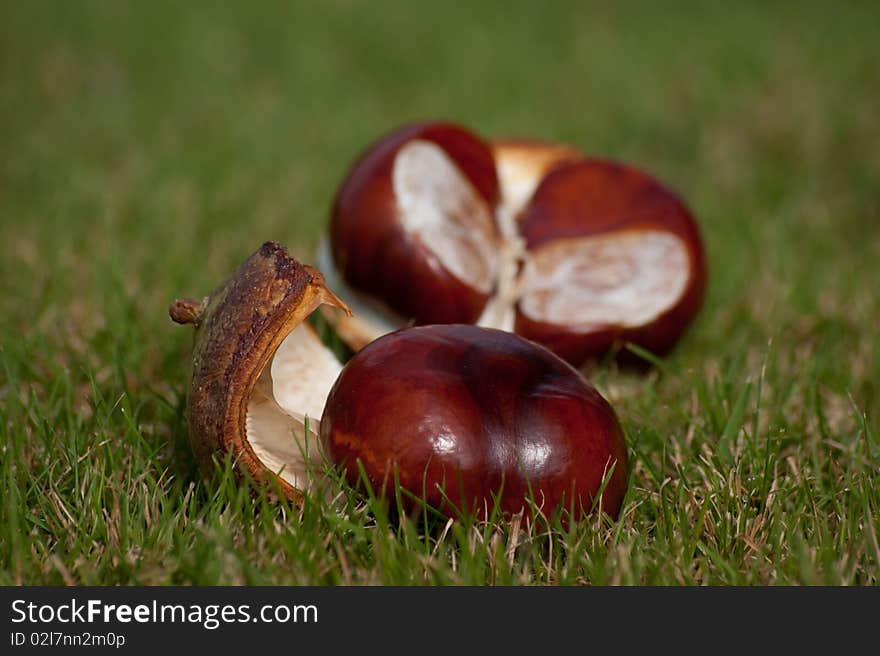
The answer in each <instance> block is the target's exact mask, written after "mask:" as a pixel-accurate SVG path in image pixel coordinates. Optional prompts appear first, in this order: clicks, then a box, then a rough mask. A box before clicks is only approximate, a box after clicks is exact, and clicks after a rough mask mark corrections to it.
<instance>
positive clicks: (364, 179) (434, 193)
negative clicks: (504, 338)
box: [330, 123, 499, 323]
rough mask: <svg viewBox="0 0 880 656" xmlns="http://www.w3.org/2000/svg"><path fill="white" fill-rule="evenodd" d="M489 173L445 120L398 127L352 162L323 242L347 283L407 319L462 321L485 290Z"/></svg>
mask: <svg viewBox="0 0 880 656" xmlns="http://www.w3.org/2000/svg"><path fill="white" fill-rule="evenodd" d="M498 199H499V189H498V178H497V175H496V172H495V164H494V161H493V158H492V152H491V151H490V149H489V146H488V145H487V144H485V143H484V142H483V141H482V140H481V139H480V138H479V137H477V136H476V135H474V134H472V133H470V132H468V131H467V130H466V129H464V128H462V127H459V126H457V125H454V124H452V123H418V124H414V125H408V126H406V127H403V128H401V129H399V130H397V131H395V132H393V133H391V134H389V135H387V136H385V137H384V138H382V139H380V140H379V141H378V142H377V143H375V144H373V145H372V146H370V147H369V148H368V149H367V150H366V152H364V153H363V154H362V155H361V157H360V158H359V159H358V160H357V162H355V164H354V166H353V167H352V168H351V170H350V171H349V173H348V175H347V177H346V179H345V181H344V182H343V184H342V185H341V187H340V190H339V193H338V194H337V197H336V200H335V202H334V206H333V212H332V221H331V228H330V248H331V250H332V254H333V259H334V262H335V264H336V267H337V268H338V269H339V271H340V272H341V273H342V276H343V277H344V278H345V281H346V283H347V285H349V286H350V287H352V288H353V289H354V290H356V291H360V292H365V293H367V294H371V295H374V296H375V297H378V298H380V299H381V301H382V302H383V303H384V304H385V306H387V308H388V309H390V310H391V311H393V312H394V313H396V314H398V315H399V316H400V317H404V318H405V320H409V319H414V320H415V321H416V322H417V323H453V322H465V323H470V322H474V321H476V320H477V318H478V317H479V316H480V313H481V312H482V310H483V307H484V306H485V304H486V301H487V300H488V298H489V296H490V295H491V293H492V291H493V289H492V279H493V276H494V267H495V258H496V251H497V248H498V232H497V227H496V225H495V221H494V218H493V213H494V209H495V206H496V204H497V203H498Z"/></svg>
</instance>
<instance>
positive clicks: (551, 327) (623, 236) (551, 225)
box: [514, 159, 706, 362]
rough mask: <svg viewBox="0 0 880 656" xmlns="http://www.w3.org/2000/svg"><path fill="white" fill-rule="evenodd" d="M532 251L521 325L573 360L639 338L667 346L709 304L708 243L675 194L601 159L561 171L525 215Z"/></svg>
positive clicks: (519, 311)
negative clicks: (706, 297)
mask: <svg viewBox="0 0 880 656" xmlns="http://www.w3.org/2000/svg"><path fill="white" fill-rule="evenodd" d="M519 229H520V234H521V235H522V237H523V238H524V239H525V243H526V249H527V252H528V254H529V257H528V260H527V262H526V265H525V267H524V269H523V271H522V273H521V276H520V285H521V287H520V290H521V295H520V297H519V299H518V302H517V306H516V320H515V328H514V329H515V331H516V332H517V334H520V335H523V336H525V337H528V338H529V339H533V340H535V341H538V342H540V343H542V344H544V345H546V346H547V347H549V348H550V349H552V350H553V351H554V352H556V353H558V354H559V355H561V356H562V357H564V358H565V359H567V360H569V361H570V362H581V361H583V360H584V359H585V358H587V357H589V356H591V355H596V354H600V353H604V352H606V351H608V350H609V349H610V348H611V347H612V346H613V345H614V344H615V343H623V342H634V343H636V344H638V345H640V346H642V347H643V348H647V349H649V350H650V351H652V352H654V353H658V354H662V353H665V352H667V351H668V350H669V349H670V348H671V347H672V346H673V345H674V344H675V342H676V341H677V340H678V338H679V337H680V336H681V334H682V332H683V331H684V329H685V328H686V327H687V326H688V325H689V324H690V322H691V321H692V320H693V318H694V316H695V315H696V313H697V311H698V310H699V308H700V305H701V302H702V299H703V294H704V289H705V282H706V263H705V256H704V253H703V247H702V241H701V239H700V234H699V231H698V229H697V225H696V222H695V221H694V219H693V216H692V215H691V213H690V212H689V211H688V209H687V207H685V205H684V203H683V202H682V201H681V199H679V198H678V197H677V196H676V195H675V194H674V193H672V192H671V191H670V190H668V189H667V188H666V187H664V186H663V185H662V184H660V183H659V182H658V181H657V180H655V179H654V178H652V177H651V176H649V175H647V174H646V173H644V172H642V171H639V170H637V169H635V168H632V167H629V166H624V165H621V164H617V163H614V162H609V161H605V160H598V159H584V160H581V161H576V162H567V163H565V164H563V165H561V166H558V167H556V168H554V169H553V171H551V172H550V173H549V174H548V175H547V176H546V177H545V178H544V179H543V180H542V182H541V183H540V185H539V186H538V188H537V189H536V190H535V192H534V194H533V196H532V197H531V200H530V201H529V203H528V204H527V205H526V206H525V208H524V209H523V210H522V213H521V214H520V216H519Z"/></svg>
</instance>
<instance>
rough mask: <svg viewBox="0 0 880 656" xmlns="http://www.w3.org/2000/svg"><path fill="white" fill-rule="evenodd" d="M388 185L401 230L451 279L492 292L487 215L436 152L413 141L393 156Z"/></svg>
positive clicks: (492, 234) (493, 246)
mask: <svg viewBox="0 0 880 656" xmlns="http://www.w3.org/2000/svg"><path fill="white" fill-rule="evenodd" d="M392 184H393V186H394V195H395V198H396V200H397V205H398V207H399V209H400V224H401V226H402V228H403V230H404V231H405V232H407V233H409V234H410V235H412V236H413V237H415V238H416V239H417V240H418V241H419V242H420V243H421V244H422V245H423V246H425V248H427V249H428V250H429V251H431V252H432V253H433V254H434V255H435V256H436V257H437V259H438V260H439V263H440V264H441V266H442V267H443V268H444V269H446V270H447V271H448V272H449V273H451V274H452V275H453V276H455V277H456V278H458V279H459V280H461V281H462V282H464V283H466V284H467V285H468V286H469V287H472V288H474V289H476V290H478V291H480V292H483V293H484V294H488V293H490V292H491V291H492V287H493V281H494V279H495V268H496V258H497V256H498V255H497V234H496V230H495V220H494V218H493V217H492V210H491V209H490V208H489V206H488V204H487V203H486V201H485V200H483V198H482V197H481V196H480V195H479V193H478V192H477V190H476V189H474V187H473V185H471V183H470V182H469V181H468V179H467V178H465V177H464V175H462V173H461V171H459V170H458V167H457V166H456V165H455V162H453V161H452V160H451V159H450V158H449V156H448V155H447V154H446V153H445V152H444V151H443V149H442V148H440V147H439V146H437V145H436V144H434V143H431V142H430V141H422V140H420V139H414V140H412V141H410V142H408V143H407V144H406V145H404V146H403V147H402V148H401V149H400V151H399V152H398V153H397V157H396V159H395V160H394V170H393V172H392Z"/></svg>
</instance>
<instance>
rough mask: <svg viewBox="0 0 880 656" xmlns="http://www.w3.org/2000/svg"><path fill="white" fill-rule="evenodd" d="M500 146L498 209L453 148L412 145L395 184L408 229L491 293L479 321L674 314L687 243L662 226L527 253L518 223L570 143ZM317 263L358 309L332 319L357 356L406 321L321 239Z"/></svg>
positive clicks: (590, 326)
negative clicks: (339, 263) (359, 283)
mask: <svg viewBox="0 0 880 656" xmlns="http://www.w3.org/2000/svg"><path fill="white" fill-rule="evenodd" d="M535 152H536V151H535V150H534V149H530V148H528V147H520V146H516V145H513V146H499V147H497V148H496V150H495V152H494V156H495V159H496V171H497V174H498V181H499V187H500V197H501V201H500V203H499V205H498V207H496V208H495V209H494V212H493V211H492V209H491V208H489V207H488V206H487V204H486V202H485V201H484V199H483V198H482V197H481V196H480V195H479V194H478V192H477V191H476V189H474V187H473V185H472V184H471V183H470V182H469V181H468V179H467V178H466V177H465V176H464V174H463V173H462V172H461V171H460V170H459V168H458V166H457V165H456V164H455V162H454V161H453V160H452V159H451V158H450V157H449V156H448V155H447V154H446V153H445V151H444V150H443V149H442V148H440V147H439V146H438V145H436V144H434V143H433V142H429V141H425V140H420V139H414V140H412V141H410V142H408V143H406V144H405V145H404V146H402V147H401V148H400V150H399V151H398V153H397V156H396V159H395V161H394V166H393V171H392V176H393V179H392V184H393V189H394V193H395V200H396V202H397V205H398V208H399V211H400V217H399V220H400V224H401V226H402V228H403V230H404V231H405V232H407V233H408V234H409V235H411V236H412V237H413V240H414V242H416V243H419V244H420V245H422V246H424V247H425V248H426V249H427V250H428V251H429V252H430V253H432V254H433V255H434V256H435V257H436V258H437V263H438V265H439V266H442V267H443V268H444V269H445V270H446V271H447V272H448V273H450V274H451V275H453V276H455V277H456V278H458V279H459V280H461V281H462V282H464V283H466V284H468V285H469V286H471V287H473V288H474V289H476V290H478V291H481V292H484V293H487V294H491V295H490V298H489V300H488V302H487V303H486V306H485V308H484V309H483V313H482V315H481V316H480V317H479V319H478V320H477V322H476V323H477V325H479V326H483V327H486V328H498V329H501V330H507V331H513V329H514V321H515V318H516V309H517V308H519V310H520V311H521V312H522V314H523V315H524V316H526V317H528V318H529V319H531V320H533V321H538V322H545V323H549V324H553V325H564V326H566V327H568V328H570V329H571V330H574V331H582V332H589V331H591V330H595V329H596V328H601V327H603V326H609V327H610V326H618V327H622V328H634V327H638V326H642V325H647V324H649V323H650V322H651V321H653V320H655V319H657V318H658V317H659V316H660V315H662V314H663V313H664V312H665V311H667V310H668V309H669V308H671V307H673V306H674V305H675V303H676V302H678V301H679V300H680V298H681V297H682V295H683V294H684V293H685V291H686V288H687V285H688V281H689V279H690V277H691V259H690V255H689V251H688V248H687V245H686V244H685V242H684V241H683V240H682V239H681V238H680V237H678V236H676V235H675V234H672V233H669V232H663V231H660V230H650V229H643V230H642V229H640V230H620V231H617V232H609V233H603V234H599V235H588V236H582V237H571V238H565V239H557V240H554V241H550V242H547V243H544V244H541V245H539V246H537V247H536V248H535V249H534V250H532V251H529V250H527V249H526V245H525V240H524V239H523V238H522V236H521V235H520V234H519V226H518V223H517V220H518V217H519V216H520V214H521V213H522V211H523V210H524V209H525V208H526V206H527V205H528V203H529V201H530V200H531V198H532V196H533V194H534V193H535V190H536V189H537V187H538V185H539V183H540V181H541V180H542V179H543V177H544V176H545V175H546V173H547V171H548V170H549V169H550V168H551V167H552V166H553V165H554V164H555V163H556V162H559V161H563V160H564V159H566V158H570V157H572V156H573V153H574V154H576V151H574V150H573V149H571V148H568V147H563V146H547V147H542V148H540V149H539V150H538V151H537V152H538V154H537V155H536V154H535ZM317 260H318V261H317V264H318V267H319V268H320V269H321V270H322V271H323V272H324V273H325V276H326V278H327V282H328V284H329V285H330V287H331V288H333V289H335V290H337V291H338V292H339V293H340V294H341V295H342V296H343V297H344V298H345V299H346V302H347V303H349V305H350V307H351V309H352V311H353V312H354V316H353V317H334V319H333V320H334V322H335V324H336V327H337V330H338V331H339V333H340V335H341V336H342V338H343V339H344V340H345V341H346V342H347V343H348V344H350V345H351V346H352V347H353V348H355V349H356V350H357V349H359V348H361V347H362V346H364V345H366V344H367V343H369V342H371V341H372V340H374V339H376V338H377V337H380V336H381V335H384V334H386V333H389V332H391V331H393V330H397V329H398V328H400V327H402V326H404V325H406V319H405V318H404V317H400V316H399V315H397V314H395V313H394V312H393V311H391V310H390V309H388V307H387V306H386V305H385V304H384V303H382V302H381V301H379V300H377V299H375V298H373V297H371V296H369V295H366V294H362V293H359V292H357V291H354V290H352V289H351V288H350V287H348V286H347V285H346V284H345V282H344V280H343V279H342V276H341V275H340V273H339V271H338V270H337V268H336V266H335V264H334V262H333V257H332V254H331V251H330V247H329V243H328V241H327V240H326V239H324V240H323V241H322V242H321V244H320V246H319V250H318V257H317Z"/></svg>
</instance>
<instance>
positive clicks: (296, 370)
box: [245, 324, 342, 490]
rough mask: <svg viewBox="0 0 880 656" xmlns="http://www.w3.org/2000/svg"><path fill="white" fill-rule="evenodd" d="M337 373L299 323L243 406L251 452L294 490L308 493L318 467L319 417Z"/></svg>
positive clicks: (315, 338)
mask: <svg viewBox="0 0 880 656" xmlns="http://www.w3.org/2000/svg"><path fill="white" fill-rule="evenodd" d="M341 370H342V365H341V364H340V363H339V361H338V360H337V359H336V357H335V356H334V355H333V353H332V352H331V351H330V350H329V349H328V348H327V347H326V346H324V345H323V344H322V343H321V340H320V338H319V337H318V335H317V334H316V333H315V331H314V329H313V328H312V327H311V326H310V325H308V324H301V325H299V326H297V327H296V328H295V329H294V330H293V331H292V332H291V333H290V334H289V335H288V336H287V337H286V338H285V339H284V341H283V342H281V346H279V347H278V350H277V351H276V352H275V355H273V356H272V360H271V362H270V363H269V365H268V366H267V367H266V368H265V369H264V370H263V373H262V374H261V375H260V378H259V379H258V381H257V385H256V387H255V389H254V392H253V394H252V395H251V398H250V401H249V402H248V410H247V418H246V422H245V423H246V433H247V440H248V442H249V443H250V445H251V448H252V449H253V451H254V453H255V454H256V456H257V457H258V458H259V459H260V461H261V462H262V463H263V464H264V465H265V466H266V468H268V469H270V470H271V471H273V472H275V473H277V474H279V475H280V476H281V478H283V479H284V480H285V481H287V482H288V483H290V484H291V485H292V486H293V487H295V488H297V489H300V490H305V489H308V488H309V486H310V483H311V481H310V477H309V471H312V472H314V471H318V468H319V467H320V465H321V462H322V453H321V444H320V438H319V435H320V421H321V415H322V413H323V411H324V404H325V403H326V402H327V396H328V395H329V394H330V389H331V388H332V387H333V383H334V382H335V381H336V378H337V377H338V376H339V372H340V371H341ZM306 422H307V423H308V428H309V430H308V435H307V434H306V430H305V424H306Z"/></svg>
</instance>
